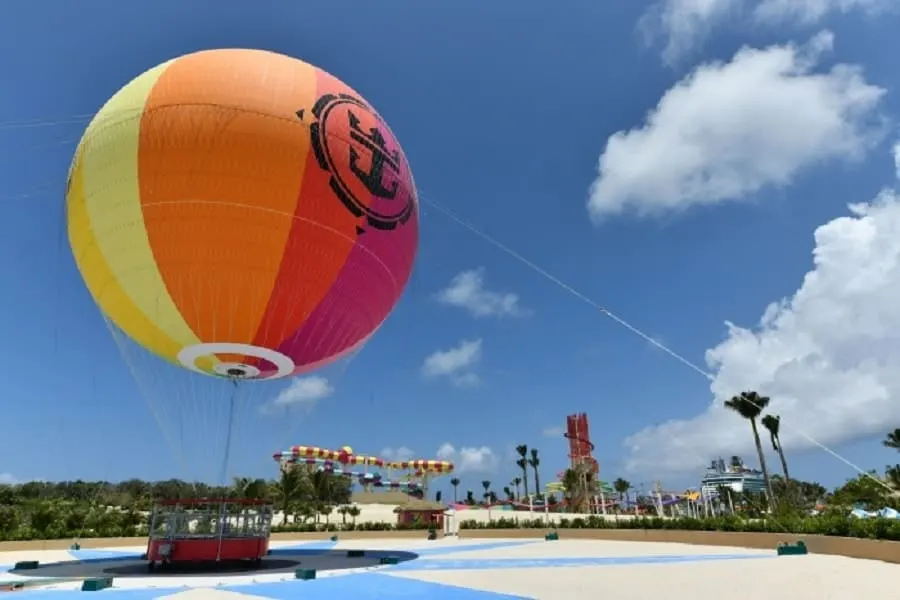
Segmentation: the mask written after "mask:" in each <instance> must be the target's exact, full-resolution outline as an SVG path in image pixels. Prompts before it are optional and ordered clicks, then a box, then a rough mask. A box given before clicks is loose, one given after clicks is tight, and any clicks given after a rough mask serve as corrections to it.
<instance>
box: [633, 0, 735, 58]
mask: <svg viewBox="0 0 900 600" xmlns="http://www.w3.org/2000/svg"><path fill="white" fill-rule="evenodd" d="M743 3H744V0H664V1H663V2H659V3H658V4H655V5H654V6H652V7H651V8H650V9H649V10H648V11H647V12H646V13H645V14H644V16H643V17H641V20H640V22H639V23H638V28H639V29H640V30H641V31H642V32H643V33H644V36H645V37H646V38H647V40H648V41H650V40H652V38H654V37H656V36H657V35H662V36H663V37H665V38H666V45H665V47H664V48H663V52H662V57H663V62H665V63H666V64H668V65H672V64H674V63H675V62H676V61H678V60H679V59H680V58H682V57H683V56H684V55H686V54H688V53H689V52H690V51H691V50H692V49H693V48H694V47H695V46H698V45H700V44H701V43H702V42H703V41H704V40H706V38H707V37H708V36H709V34H710V32H711V29H712V26H713V25H714V24H716V23H718V22H719V21H720V20H721V19H723V18H724V17H726V16H727V15H729V14H732V13H735V12H737V11H738V10H739V9H740V8H741V7H742V5H743Z"/></svg>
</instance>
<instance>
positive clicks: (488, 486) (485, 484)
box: [481, 479, 491, 504]
mask: <svg viewBox="0 0 900 600" xmlns="http://www.w3.org/2000/svg"><path fill="white" fill-rule="evenodd" d="M481 487H483V488H484V495H483V496H482V497H483V498H484V503H485V504H487V503H488V501H489V500H490V497H491V493H490V490H491V482H490V481H489V480H487V479H485V480H484V481H482V482H481Z"/></svg>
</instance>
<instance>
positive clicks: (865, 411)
mask: <svg viewBox="0 0 900 600" xmlns="http://www.w3.org/2000/svg"><path fill="white" fill-rule="evenodd" d="M895 154H896V155H897V156H900V149H895ZM850 213H851V214H850V216H846V217H840V218H836V219H834V220H832V221H830V222H828V223H826V224H824V225H822V226H820V227H819V228H818V229H817V230H816V232H815V251H814V266H813V268H812V270H811V271H809V272H808V273H807V274H806V276H805V277H804V278H803V282H802V284H801V285H800V287H799V289H798V290H797V291H796V292H795V293H794V295H793V296H792V297H791V298H787V299H782V300H780V301H778V302H775V303H772V304H771V305H769V306H768V307H767V308H766V310H765V311H764V312H763V314H762V317H761V319H760V321H759V323H758V324H757V326H756V327H755V328H753V329H752V330H751V329H746V328H743V327H738V326H736V325H733V324H731V323H728V324H727V325H728V334H727V337H726V339H725V341H724V342H722V343H721V344H719V345H718V346H716V347H715V348H712V349H710V350H709V351H708V352H707V362H708V363H709V365H710V366H711V367H712V368H713V369H714V370H715V379H714V381H713V382H712V384H711V390H712V392H713V396H714V398H715V400H714V401H713V403H712V404H711V405H710V406H709V407H708V408H707V409H706V410H705V411H704V412H703V413H701V414H700V415H697V416H695V417H693V418H688V419H683V420H672V421H668V422H666V423H663V424H661V425H658V426H654V427H649V428H646V429H644V430H643V431H640V432H638V433H636V434H634V435H632V436H631V437H629V438H628V439H626V440H625V445H626V447H627V449H628V452H629V456H628V460H627V461H626V464H627V466H628V467H629V468H630V469H632V470H638V471H645V472H649V471H652V472H654V473H657V474H658V473H659V472H660V471H663V472H666V471H668V472H673V471H681V470H688V469H694V468H696V467H697V466H698V463H700V462H703V461H706V460H709V459H711V458H715V457H716V456H719V455H730V454H734V453H745V454H748V455H750V456H752V455H754V454H755V453H754V452H753V446H752V441H751V435H750V430H749V427H748V425H747V423H746V422H744V421H742V420H741V419H740V418H739V417H737V416H736V415H734V414H732V413H730V412H729V411H727V410H725V409H724V408H723V407H722V402H723V401H724V400H726V399H727V398H729V397H730V396H731V395H733V394H735V393H738V392H740V391H742V390H752V389H755V390H759V391H760V392H761V393H762V394H764V395H767V396H770V397H771V398H772V404H771V405H770V412H772V413H777V414H780V415H781V416H782V439H783V442H784V446H785V448H786V450H787V451H788V452H789V453H792V452H798V451H801V450H804V449H810V448H813V447H815V444H813V443H812V442H810V440H808V439H807V438H805V437H804V436H803V435H802V434H801V433H800V432H803V433H806V434H808V435H810V436H812V437H813V438H815V439H817V440H818V441H820V442H822V443H824V444H826V445H834V444H839V443H842V442H848V441H852V440H856V439H862V438H866V437H870V436H880V435H882V434H883V433H884V432H885V431H887V430H888V429H890V428H892V427H895V426H896V424H898V423H900V303H898V302H897V299H898V298H900V195H898V193H897V192H896V191H894V190H885V191H883V192H882V193H881V194H880V195H879V196H878V197H877V198H876V199H875V200H874V201H872V202H871V203H868V204H858V205H853V206H851V207H850ZM748 457H749V456H748Z"/></svg>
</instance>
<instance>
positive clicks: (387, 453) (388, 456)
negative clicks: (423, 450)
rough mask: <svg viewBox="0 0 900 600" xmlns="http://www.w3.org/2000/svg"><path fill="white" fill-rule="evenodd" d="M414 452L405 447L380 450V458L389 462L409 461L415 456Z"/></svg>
mask: <svg viewBox="0 0 900 600" xmlns="http://www.w3.org/2000/svg"><path fill="white" fill-rule="evenodd" d="M415 454H416V453H415V452H414V451H413V450H411V449H409V448H407V447H406V446H400V447H399V448H382V450H381V454H380V455H379V456H381V458H383V459H384V460H391V461H398V462H399V461H404V460H411V459H412V458H413V456H415Z"/></svg>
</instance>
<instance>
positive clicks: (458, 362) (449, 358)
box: [422, 338, 481, 386]
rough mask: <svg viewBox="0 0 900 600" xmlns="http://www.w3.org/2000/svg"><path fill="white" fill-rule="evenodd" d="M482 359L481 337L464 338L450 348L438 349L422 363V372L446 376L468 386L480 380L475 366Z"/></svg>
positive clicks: (432, 376)
mask: <svg viewBox="0 0 900 600" xmlns="http://www.w3.org/2000/svg"><path fill="white" fill-rule="evenodd" d="M480 360H481V339H480V338H479V339H477V340H463V341H461V342H460V343H459V345H457V346H455V347H453V348H450V349H448V350H438V351H436V352H434V353H433V354H431V355H430V356H428V357H427V358H426V359H425V362H424V363H423V364H422V374H423V375H425V377H429V378H438V377H445V378H447V379H449V380H450V381H452V382H453V383H454V384H455V385H459V386H468V385H475V384H477V383H478V382H479V378H478V374H477V373H475V371H474V368H475V367H476V366H477V364H478V362H479V361H480Z"/></svg>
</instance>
